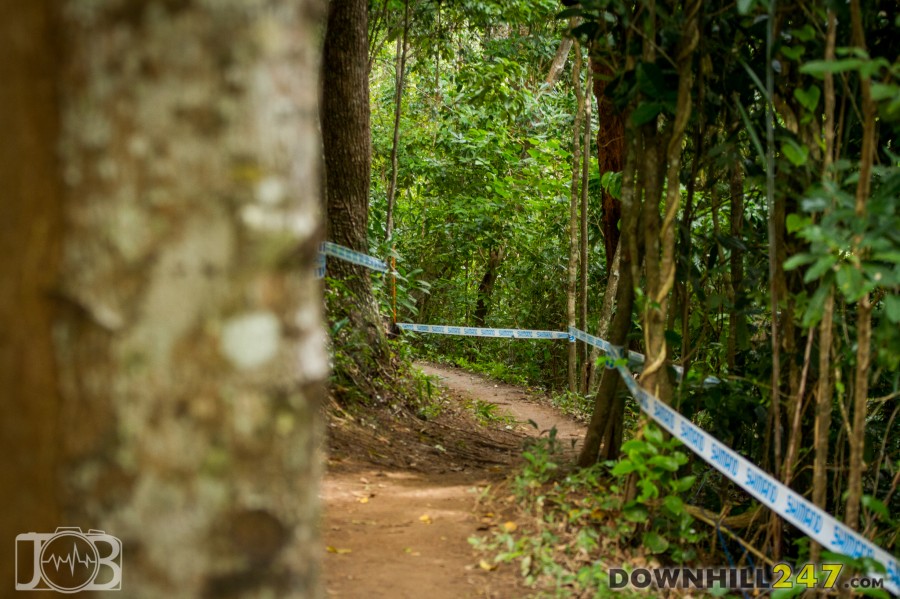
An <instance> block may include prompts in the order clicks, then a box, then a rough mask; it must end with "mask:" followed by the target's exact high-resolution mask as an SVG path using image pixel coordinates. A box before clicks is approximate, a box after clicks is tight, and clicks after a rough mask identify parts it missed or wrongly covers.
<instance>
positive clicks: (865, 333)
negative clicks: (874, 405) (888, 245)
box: [844, 0, 877, 530]
mask: <svg viewBox="0 0 900 599" xmlns="http://www.w3.org/2000/svg"><path fill="white" fill-rule="evenodd" d="M850 23H851V30H852V39H853V44H854V45H855V46H856V47H858V48H861V49H863V50H865V49H866V41H865V33H864V32H863V25H862V15H861V11H860V6H859V0H850ZM859 88H860V93H861V95H862V106H861V108H862V119H863V123H862V124H863V139H862V152H861V156H860V159H859V182H858V183H857V185H856V216H857V218H859V219H860V220H862V219H864V218H865V216H866V201H867V200H868V198H869V190H870V188H871V184H872V162H873V160H874V158H875V118H876V116H877V111H876V109H875V103H874V102H873V101H872V91H871V80H870V78H869V77H867V76H863V75H860V79H859ZM861 241H862V240H861V239H857V240H855V242H854V244H855V245H858V244H859V243H860V242H861ZM871 345H872V300H871V297H870V296H869V294H868V293H866V294H865V295H863V297H861V298H860V299H859V301H858V302H857V309H856V374H855V378H854V381H853V427H852V429H851V436H850V473H849V476H848V480H847V492H848V493H847V508H846V512H845V513H844V522H845V523H846V524H847V526H849V527H850V528H852V529H854V530H856V529H857V528H858V527H859V505H860V501H861V499H862V474H863V470H864V469H865V464H864V463H863V452H864V450H865V442H866V408H867V403H868V401H867V400H868V396H869V367H870V362H871V357H872V356H871V351H872V349H871Z"/></svg>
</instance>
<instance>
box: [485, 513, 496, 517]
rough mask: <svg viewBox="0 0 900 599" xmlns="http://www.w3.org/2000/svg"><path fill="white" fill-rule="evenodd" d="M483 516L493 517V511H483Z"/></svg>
mask: <svg viewBox="0 0 900 599" xmlns="http://www.w3.org/2000/svg"><path fill="white" fill-rule="evenodd" d="M484 517H485V518H493V517H494V512H485V514H484Z"/></svg>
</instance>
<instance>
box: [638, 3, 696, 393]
mask: <svg viewBox="0 0 900 599" xmlns="http://www.w3.org/2000/svg"><path fill="white" fill-rule="evenodd" d="M699 10H700V2H699V0H693V1H691V2H689V3H687V4H686V5H685V7H684V12H685V15H684V22H685V25H684V28H683V31H682V34H681V35H682V37H681V40H680V42H679V44H678V55H677V57H676V61H675V62H676V68H677V70H678V96H677V100H676V110H675V118H674V121H673V124H672V127H671V131H670V132H669V137H668V140H667V142H666V153H665V161H666V166H667V168H666V180H667V181H668V185H667V187H666V205H665V216H664V218H663V219H662V221H661V222H660V215H659V210H660V199H661V193H662V182H661V181H660V179H659V177H658V174H657V169H658V168H659V162H658V161H659V140H658V133H657V132H656V126H657V125H656V121H655V120H654V121H652V122H651V123H650V124H649V125H647V126H646V127H644V131H643V133H644V135H643V138H644V143H645V148H644V154H645V156H646V157H647V162H646V167H645V174H644V177H645V190H646V196H645V199H644V211H643V215H644V240H645V241H644V247H645V253H646V258H645V264H646V273H647V296H648V297H647V299H648V301H647V302H646V306H645V308H644V344H645V346H646V353H647V362H646V365H645V366H644V371H643V373H642V374H641V380H642V382H643V383H644V384H645V385H646V386H647V388H648V390H649V391H650V392H651V393H653V394H654V395H656V396H657V397H659V398H660V399H662V400H663V401H665V402H669V401H670V400H671V395H672V389H671V383H670V382H669V378H668V375H667V373H666V371H665V369H664V368H663V366H664V364H665V362H666V357H667V356H666V353H667V352H666V349H667V348H666V340H665V328H666V327H665V325H666V313H667V309H668V297H669V292H670V291H671V290H672V286H673V284H674V281H675V217H676V216H677V214H678V206H679V204H680V200H681V186H680V183H679V178H678V175H679V172H680V170H681V154H682V136H683V135H684V131H685V128H686V127H687V121H688V119H689V118H690V113H691V88H692V85H693V71H692V64H691V63H692V61H691V58H692V56H693V52H694V49H695V48H696V47H697V42H698V40H699V35H700V34H699V28H698V22H697V21H698V18H697V17H698V14H699ZM647 18H648V19H651V20H653V19H655V18H656V17H655V14H654V11H653V10H649V11H648V15H647ZM650 30H651V31H655V23H653V24H652V25H651V27H650ZM654 35H655V34H654ZM648 36H649V34H648ZM644 53H645V56H646V57H647V58H648V59H653V58H655V49H654V47H653V46H652V44H651V43H650V41H649V39H648V40H645V49H644Z"/></svg>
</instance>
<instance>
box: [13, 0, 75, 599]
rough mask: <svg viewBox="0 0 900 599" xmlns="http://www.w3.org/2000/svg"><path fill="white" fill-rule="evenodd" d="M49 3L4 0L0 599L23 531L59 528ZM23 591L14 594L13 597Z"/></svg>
mask: <svg viewBox="0 0 900 599" xmlns="http://www.w3.org/2000/svg"><path fill="white" fill-rule="evenodd" d="M53 4H54V2H53V0H36V1H34V2H25V3H20V2H16V1H15V0H3V1H0V48H2V51H0V81H3V84H2V85H0V130H2V131H3V143H2V144H0V189H2V190H3V218H2V219H0V281H3V283H2V284H0V323H2V327H0V331H2V332H0V389H2V392H0V409H2V412H3V417H0V455H2V456H3V458H2V460H0V486H2V488H3V489H5V490H4V492H3V503H4V505H3V510H0V539H3V542H0V580H3V584H0V596H2V597H13V595H14V594H16V593H15V592H14V590H13V589H14V586H13V583H12V581H13V579H14V578H13V577H14V572H13V568H14V564H15V563H16V558H15V548H16V546H15V543H14V540H15V538H16V535H17V534H20V533H25V532H29V531H49V532H52V531H53V530H54V529H55V528H56V527H57V526H59V525H60V524H62V515H61V512H60V501H59V500H60V497H59V496H58V493H57V487H58V484H59V480H58V479H59V477H58V476H57V474H56V473H57V470H58V468H59V466H60V457H59V455H58V454H59V450H58V446H57V439H58V437H59V431H60V423H59V420H58V418H57V414H58V412H59V404H60V397H59V391H58V377H57V376H56V357H55V355H54V350H53V326H54V322H55V320H56V318H57V316H58V309H57V308H58V306H57V305H56V304H55V303H54V302H53V300H52V295H51V294H52V291H53V289H54V287H55V286H56V279H57V276H58V273H59V261H60V244H59V237H60V234H61V232H62V226H63V218H62V198H61V197H60V188H61V185H60V179H59V172H58V168H57V159H56V147H55V142H56V140H57V138H58V134H59V108H58V97H57V95H56V78H57V59H58V56H57V52H56V43H55V41H54V40H57V39H58V33H59V32H58V31H57V29H56V27H54V22H53V15H52V10H53ZM16 595H17V596H18V594H16Z"/></svg>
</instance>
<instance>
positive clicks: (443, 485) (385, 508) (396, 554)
mask: <svg viewBox="0 0 900 599" xmlns="http://www.w3.org/2000/svg"><path fill="white" fill-rule="evenodd" d="M419 367H420V368H421V369H422V370H423V371H424V372H426V373H427V374H429V375H431V376H435V377H437V378H438V380H439V381H440V384H441V386H443V387H444V388H446V396H445V400H444V401H445V405H446V407H445V409H444V410H443V412H442V413H441V415H440V416H438V417H437V418H435V419H434V420H420V419H418V418H416V417H414V416H411V415H408V414H406V413H405V412H401V413H400V414H397V415H395V416H391V417H388V416H387V415H385V414H381V415H380V416H379V415H371V414H370V415H368V416H367V417H361V416H359V415H357V416H346V417H345V418H343V419H335V420H333V421H332V423H331V424H330V430H329V432H330V438H329V447H330V458H329V461H328V474H327V475H326V477H325V481H324V484H323V489H322V497H323V502H324V507H325V514H324V521H323V537H324V542H325V545H326V547H327V548H328V551H327V552H326V554H325V583H326V590H327V596H328V597H366V598H368V597H373V598H377V597H390V598H398V599H400V598H405V597H410V598H412V597H415V598H419V597H424V598H426V599H456V598H465V597H492V598H518V597H526V596H528V594H529V589H527V588H524V587H522V586H520V582H519V579H518V577H517V575H516V572H515V571H514V570H513V568H512V566H507V565H501V566H500V567H499V568H497V569H495V570H485V569H483V568H482V567H480V565H479V564H480V561H481V559H482V558H483V557H484V556H482V555H479V554H478V553H477V552H476V551H474V550H473V549H472V547H471V546H470V545H469V543H468V538H469V537H471V536H473V535H475V534H483V531H484V530H485V529H487V528H489V527H490V526H494V525H497V524H499V522H495V520H496V519H497V517H496V516H494V515H493V514H489V513H487V512H486V509H487V508H485V507H484V506H483V505H481V504H480V502H479V499H480V497H481V494H482V493H483V492H484V491H485V489H486V488H487V487H488V486H490V485H496V484H498V483H500V482H501V481H502V480H503V479H504V478H505V476H506V475H507V474H508V473H509V472H510V468H511V466H512V465H513V464H515V463H516V462H517V460H518V459H519V455H520V453H521V448H522V443H523V442H524V441H525V440H526V439H527V437H528V436H536V435H537V434H539V430H540V431H545V430H548V429H550V428H551V427H553V426H556V428H557V431H558V436H559V438H560V439H561V440H562V441H563V443H564V444H566V445H571V441H570V440H580V439H581V437H582V436H583V426H582V425H581V424H579V423H577V422H575V421H573V420H571V419H569V418H568V417H566V416H564V415H561V414H559V413H558V412H557V411H555V410H554V409H552V408H550V407H548V406H546V405H545V404H542V403H541V400H542V399H543V398H542V397H540V396H539V395H537V394H535V393H533V392H529V391H527V390H525V389H522V388H520V387H515V386H512V385H505V384H502V383H497V382H496V381H493V380H490V379H488V378H486V377H482V376H479V375H474V374H471V373H468V372H466V371H463V370H459V369H456V368H450V367H446V366H437V365H434V364H420V365H419ZM476 399H477V400H481V401H487V402H491V403H495V404H497V405H498V406H500V408H501V410H502V412H503V413H505V414H507V415H509V416H512V418H514V419H515V420H516V421H518V422H519V423H520V424H517V425H507V424H499V425H495V426H494V427H483V426H481V425H479V424H478V423H477V422H476V421H475V419H474V418H473V417H472V414H471V412H470V411H467V410H465V409H464V408H462V405H463V404H464V403H466V401H467V400H468V401H472V400H476ZM528 420H532V421H534V422H535V423H536V424H537V425H538V429H539V430H536V429H535V428H534V427H533V426H531V425H529V424H526V423H527V421H528ZM507 427H509V428H507ZM479 531H480V532H479ZM485 565H487V564H485Z"/></svg>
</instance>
